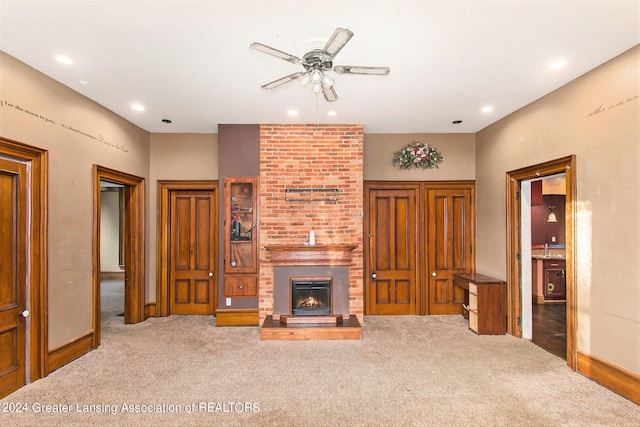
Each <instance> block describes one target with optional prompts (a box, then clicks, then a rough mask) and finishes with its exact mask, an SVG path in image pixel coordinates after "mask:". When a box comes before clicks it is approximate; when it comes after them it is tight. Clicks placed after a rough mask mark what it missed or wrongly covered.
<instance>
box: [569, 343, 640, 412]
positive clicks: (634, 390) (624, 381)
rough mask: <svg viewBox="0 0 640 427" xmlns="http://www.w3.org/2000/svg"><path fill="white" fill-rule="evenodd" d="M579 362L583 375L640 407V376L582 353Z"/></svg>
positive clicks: (579, 368)
mask: <svg viewBox="0 0 640 427" xmlns="http://www.w3.org/2000/svg"><path fill="white" fill-rule="evenodd" d="M577 360H578V363H577V369H578V372H580V373H581V374H582V375H584V376H585V377H587V378H590V379H592V380H594V381H595V382H597V383H598V384H600V385H602V386H604V387H606V388H608V389H609V390H612V391H614V392H616V393H618V394H619V395H620V396H622V397H625V398H627V399H629V400H630V401H632V402H634V403H635V404H636V405H640V375H638V374H636V373H635V372H631V371H629V370H627V369H624V368H622V367H620V366H618V365H615V364H613V363H611V362H608V361H606V360H602V359H599V358H597V357H595V356H590V355H588V354H586V353H583V352H581V351H578V355H577Z"/></svg>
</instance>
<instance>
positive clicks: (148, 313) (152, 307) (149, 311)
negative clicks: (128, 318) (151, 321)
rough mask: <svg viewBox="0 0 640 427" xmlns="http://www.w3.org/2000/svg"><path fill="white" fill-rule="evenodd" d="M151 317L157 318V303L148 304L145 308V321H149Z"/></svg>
mask: <svg viewBox="0 0 640 427" xmlns="http://www.w3.org/2000/svg"><path fill="white" fill-rule="evenodd" d="M149 317H156V303H155V302H151V303H147V304H146V305H145V306H144V320H147V319H148V318H149Z"/></svg>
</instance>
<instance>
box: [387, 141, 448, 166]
mask: <svg viewBox="0 0 640 427" xmlns="http://www.w3.org/2000/svg"><path fill="white" fill-rule="evenodd" d="M443 160H444V157H442V154H440V152H439V151H438V150H437V149H435V148H434V147H430V146H429V144H427V143H426V142H415V141H414V142H412V143H411V144H407V145H405V146H404V147H403V148H402V150H400V151H396V152H395V153H393V165H394V166H395V165H396V164H398V165H399V166H400V169H401V170H402V169H411V168H413V167H415V168H422V169H431V168H439V166H438V165H439V164H440V163H442V161H443Z"/></svg>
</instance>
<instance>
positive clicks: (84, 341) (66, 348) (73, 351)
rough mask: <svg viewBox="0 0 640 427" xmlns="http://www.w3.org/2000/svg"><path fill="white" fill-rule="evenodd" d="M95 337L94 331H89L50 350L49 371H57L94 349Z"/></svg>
mask: <svg viewBox="0 0 640 427" xmlns="http://www.w3.org/2000/svg"><path fill="white" fill-rule="evenodd" d="M93 339H94V337H93V331H89V332H86V333H85V334H83V335H80V336H78V337H76V338H72V339H70V340H68V341H67V342H65V343H63V344H61V345H59V346H58V347H56V348H54V349H52V350H49V357H48V366H47V372H52V371H55V370H56V369H58V368H60V367H61V366H64V365H66V364H67V363H69V362H71V361H73V360H75V359H77V358H78V357H80V356H82V355H83V354H86V353H88V352H89V351H91V350H93Z"/></svg>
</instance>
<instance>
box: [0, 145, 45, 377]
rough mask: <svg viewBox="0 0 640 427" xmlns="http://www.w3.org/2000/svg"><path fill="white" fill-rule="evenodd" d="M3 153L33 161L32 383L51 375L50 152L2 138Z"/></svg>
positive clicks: (30, 235)
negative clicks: (49, 316) (49, 355)
mask: <svg viewBox="0 0 640 427" xmlns="http://www.w3.org/2000/svg"><path fill="white" fill-rule="evenodd" d="M0 155H1V156H4V157H7V158H8V159H13V160H19V161H23V162H25V163H28V164H29V169H30V172H29V175H30V176H29V180H28V181H29V184H28V185H29V190H28V191H29V192H30V194H31V197H30V200H29V203H30V205H31V206H30V219H29V225H28V227H29V236H28V242H29V243H28V244H29V252H28V255H27V256H28V257H29V259H28V264H29V276H28V283H27V287H28V288H29V296H28V298H29V311H30V313H31V314H30V323H29V331H28V338H29V341H28V343H29V350H28V351H29V354H28V355H27V357H28V358H29V364H28V365H29V366H28V377H29V382H33V381H36V380H38V379H40V378H43V377H45V376H47V375H48V374H49V372H48V370H47V366H48V336H49V319H48V317H47V313H48V257H47V253H48V248H49V241H48V234H49V233H48V182H49V153H48V151H46V150H43V149H40V148H36V147H32V146H30V145H26V144H23V143H21V142H18V141H14V140H11V139H7V138H2V137H0Z"/></svg>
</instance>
